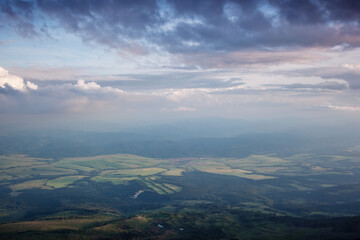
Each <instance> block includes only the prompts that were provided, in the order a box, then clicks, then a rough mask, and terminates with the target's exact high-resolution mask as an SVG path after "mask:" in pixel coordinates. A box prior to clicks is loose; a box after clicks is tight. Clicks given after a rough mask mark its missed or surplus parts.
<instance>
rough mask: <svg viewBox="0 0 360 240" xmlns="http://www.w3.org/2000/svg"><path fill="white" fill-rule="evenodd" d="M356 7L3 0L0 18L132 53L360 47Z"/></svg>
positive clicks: (29, 32) (22, 28)
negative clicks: (60, 31) (55, 30)
mask: <svg viewBox="0 0 360 240" xmlns="http://www.w3.org/2000/svg"><path fill="white" fill-rule="evenodd" d="M359 5H360V3H359V1H357V0H347V1H345V2H344V1H339V0H334V1H326V0H318V1H313V0H303V1H282V0H245V1H236V0H226V1H225V0H210V1H195V2H194V1H191V0H183V1H175V0H169V1H156V0H144V1H111V0H103V1H96V0H91V1H67V0H58V1H47V0H34V1H26V2H25V1H20V0H5V1H1V3H0V21H1V22H3V23H7V24H8V27H10V28H13V29H15V30H16V31H18V32H19V33H20V34H21V35H23V36H25V37H33V36H39V35H43V34H44V33H45V34H48V33H50V34H51V30H52V29H62V30H64V31H66V32H69V33H73V34H75V35H76V36H79V37H80V38H81V39H82V40H83V41H85V42H91V43H96V44H99V45H102V46H105V47H107V48H110V49H114V50H116V51H119V52H122V51H125V52H129V53H131V54H135V55H143V54H148V53H149V52H151V51H159V50H160V51H166V52H170V53H187V54H191V53H208V52H209V53H210V52H211V53H215V52H219V51H223V52H231V51H240V50H244V49H254V48H257V49H269V48H297V47H334V46H338V45H344V44H345V45H347V46H349V47H359V46H360V36H359V23H360V17H359V9H360V6H359ZM154 49H155V50H154Z"/></svg>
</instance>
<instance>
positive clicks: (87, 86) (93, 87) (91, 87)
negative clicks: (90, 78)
mask: <svg viewBox="0 0 360 240" xmlns="http://www.w3.org/2000/svg"><path fill="white" fill-rule="evenodd" d="M75 87H76V88H79V89H81V90H99V89H100V88H101V87H100V85H99V84H97V83H95V82H88V83H85V81H84V80H78V81H77V83H76V84H75Z"/></svg>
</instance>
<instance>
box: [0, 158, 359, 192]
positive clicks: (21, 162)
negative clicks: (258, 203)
mask: <svg viewBox="0 0 360 240" xmlns="http://www.w3.org/2000/svg"><path fill="white" fill-rule="evenodd" d="M324 158H325V159H326V158H328V162H327V164H328V165H327V167H325V166H324V165H323V162H322V159H324ZM343 161H350V162H351V163H352V164H354V167H356V166H357V165H358V164H359V161H358V160H357V159H355V158H354V157H347V156H326V155H323V156H316V155H311V154H299V155H294V156H290V157H287V158H284V159H282V158H279V157H276V156H275V155H251V156H249V157H246V158H238V159H234V158H191V159H188V158H187V159H181V158H180V159H154V158H145V157H140V156H136V155H129V154H114V155H101V156H95V157H76V158H63V159H60V160H57V161H55V160H53V159H43V158H31V157H27V156H24V155H11V156H0V163H1V165H0V183H1V185H3V186H8V187H9V188H10V189H11V190H12V191H13V192H15V193H16V194H19V193H21V191H23V190H26V189H34V188H38V189H53V188H64V187H68V186H71V185H72V184H75V183H76V182H77V181H78V180H80V179H83V178H87V179H90V180H91V181H95V182H100V183H104V182H109V183H112V184H115V185H117V184H128V183H129V182H131V181H139V182H142V183H143V184H144V186H145V187H146V188H147V189H148V190H150V191H154V192H156V193H158V194H162V195H163V194H172V193H174V192H178V191H181V186H177V185H171V184H169V183H167V184H165V183H163V181H162V178H164V177H168V176H177V177H180V176H182V175H183V174H184V173H186V172H189V171H201V172H206V173H211V174H219V175H227V176H235V177H239V178H246V179H251V180H259V181H261V180H268V179H274V178H279V177H281V176H288V175H291V176H307V175H309V176H311V175H322V174H351V172H350V171H349V170H348V169H346V171H345V170H343V169H342V168H338V167H337V165H338V163H339V162H343ZM328 186H335V185H334V184H333V183H331V182H321V183H319V184H318V185H317V187H323V188H325V187H328ZM288 187H289V188H290V189H296V190H299V191H307V190H311V189H312V187H309V186H307V185H304V184H300V183H297V182H289V183H288Z"/></svg>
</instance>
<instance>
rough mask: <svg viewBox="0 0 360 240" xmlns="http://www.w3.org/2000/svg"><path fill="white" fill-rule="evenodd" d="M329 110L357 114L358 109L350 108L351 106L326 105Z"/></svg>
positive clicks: (359, 109) (359, 108)
mask: <svg viewBox="0 0 360 240" xmlns="http://www.w3.org/2000/svg"><path fill="white" fill-rule="evenodd" d="M327 107H328V108H330V109H333V110H337V111H346V112H359V111H360V107H352V106H335V105H328V106H327Z"/></svg>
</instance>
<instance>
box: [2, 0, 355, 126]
mask: <svg viewBox="0 0 360 240" xmlns="http://www.w3.org/2000/svg"><path fill="white" fill-rule="evenodd" d="M359 56H360V1H358V0H346V1H341V0H326V1H325V0H301V1H295V0H294V1H290V0H251V1H250V0H242V1H235V0H234V1H231V0H225V1H222V0H213V1H211V0H209V1H188V0H182V1H175V0H173V1H166V0H157V1H153V0H146V1H133V0H124V1H115V0H102V1H97V0H88V1H85V0H71V1H70V0H0V125H2V126H13V127H24V128H31V127H34V126H36V127H44V126H57V125H58V126H62V127H63V126H79V125H82V126H84V125H86V124H87V123H91V122H92V123H98V124H97V128H98V129H101V128H102V127H104V128H105V127H106V125H107V124H115V125H116V124H118V125H121V124H129V123H147V122H149V123H155V122H164V121H167V120H169V121H170V120H174V119H191V118H209V117H221V118H230V119H243V120H248V121H259V120H264V121H266V120H269V121H270V120H271V121H277V120H284V119H288V121H295V122H309V123H312V122H313V123H320V124H321V123H324V124H325V123H337V124H339V125H341V124H347V123H348V122H351V123H355V124H356V123H357V122H358V121H359V120H360V57H359ZM89 126H90V125H89Z"/></svg>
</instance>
